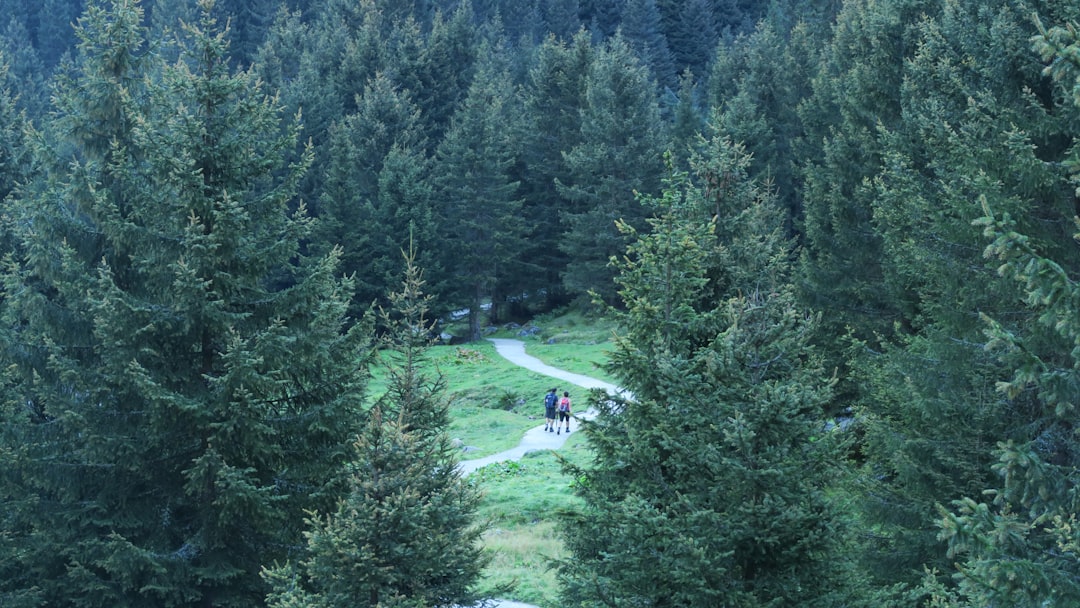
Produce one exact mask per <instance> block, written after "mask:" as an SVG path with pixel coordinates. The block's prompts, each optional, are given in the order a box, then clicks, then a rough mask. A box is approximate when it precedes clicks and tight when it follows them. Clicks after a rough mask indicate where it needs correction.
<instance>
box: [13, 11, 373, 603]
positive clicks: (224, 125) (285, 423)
mask: <svg viewBox="0 0 1080 608" xmlns="http://www.w3.org/2000/svg"><path fill="white" fill-rule="evenodd" d="M200 9H201V14H202V17H201V19H200V21H199V22H198V23H195V24H191V25H190V27H189V28H188V30H187V33H186V36H185V44H184V52H183V54H182V59H181V60H180V61H179V62H177V63H175V64H172V65H167V66H160V65H155V66H151V67H152V68H153V69H150V68H149V67H148V68H146V69H142V68H140V65H141V62H143V61H147V60H148V59H146V58H145V57H141V56H140V55H139V54H138V53H139V51H140V50H142V49H144V48H145V47H146V40H145V38H144V32H143V31H142V29H141V28H140V25H139V24H140V23H141V22H142V18H141V11H140V10H138V6H137V5H136V4H134V3H131V2H128V1H126V0H125V1H120V0H117V1H116V2H111V3H104V2H103V3H97V4H94V5H93V6H91V7H90V9H89V10H88V12H87V15H86V17H85V18H84V20H83V21H82V22H80V23H81V29H80V35H81V38H82V40H83V42H82V44H81V52H82V53H83V58H82V59H81V63H80V65H81V67H80V69H79V70H78V71H77V72H75V73H72V74H71V75H70V77H68V78H66V79H64V80H63V81H62V82H61V85H60V89H59V92H58V99H59V100H60V106H59V114H58V116H57V118H56V123H54V124H53V125H52V126H51V127H50V134H52V133H55V136H50V137H48V138H42V141H43V142H44V143H51V144H52V145H51V146H49V147H45V146H42V147H41V148H40V149H39V150H38V152H39V154H41V160H42V162H43V164H44V165H45V167H46V168H47V169H48V173H47V174H46V175H45V176H44V178H43V179H42V180H41V181H40V182H37V183H35V184H33V185H32V187H31V188H30V189H28V191H27V193H26V194H25V196H22V197H20V200H19V201H18V202H19V212H20V216H19V222H18V224H17V226H18V228H19V232H18V237H19V238H20V247H21V248H22V251H21V255H20V256H18V257H17V258H13V259H11V260H10V262H9V263H8V264H7V265H6V267H5V273H4V288H5V292H4V296H5V309H4V315H5V324H4V327H5V331H6V332H7V335H6V336H5V339H4V341H3V344H4V347H5V348H4V352H3V355H4V360H5V369H6V370H7V378H6V379H7V383H6V385H5V391H4V399H3V410H2V418H3V424H2V425H0V426H2V430H0V433H2V435H0V437H2V440H0V446H3V449H4V450H5V451H7V452H8V453H9V454H10V455H11V456H12V459H11V460H10V461H7V462H6V464H5V467H4V470H3V473H2V474H0V484H2V486H0V501H2V503H3V504H2V505H0V511H3V513H4V514H5V515H4V516H3V517H2V518H0V524H2V525H3V529H2V532H0V537H2V538H3V543H2V545H0V548H2V549H3V551H4V554H3V555H2V556H0V563H3V564H4V568H5V571H6V572H5V574H7V573H11V572H14V573H15V574H16V575H15V576H5V577H3V580H2V582H0V594H3V595H0V597H2V598H3V603H4V604H5V605H42V604H44V605H49V606H58V607H64V606H101V607H105V606H148V607H149V606H157V607H162V606H190V605H215V606H245V607H246V606H252V605H259V604H261V602H262V600H263V597H264V596H265V592H266V588H265V583H264V582H263V581H262V579H261V578H260V576H259V571H260V568H261V566H262V564H264V563H266V562H269V561H271V560H273V559H275V558H280V557H283V556H284V555H286V554H288V553H290V552H293V551H296V550H297V549H298V547H299V546H300V541H301V535H300V526H301V522H302V517H303V513H304V512H305V511H306V510H326V509H328V508H329V507H331V506H332V505H333V504H335V500H336V498H337V496H338V493H339V491H340V489H341V484H340V483H339V482H338V480H337V479H336V477H335V475H336V473H337V471H338V470H339V468H340V467H341V466H342V464H343V463H344V461H345V457H346V455H347V453H348V438H349V437H351V436H353V435H354V433H355V430H356V428H358V421H359V419H360V415H361V411H360V409H359V404H360V400H361V398H362V391H363V386H364V374H363V366H364V360H363V356H364V353H365V352H366V346H365V345H366V341H367V336H368V332H367V331H366V330H365V329H364V327H365V326H364V325H363V324H357V325H355V326H354V327H353V329H351V330H350V331H348V332H344V331H343V326H344V323H345V318H344V313H345V308H346V304H347V298H348V293H349V291H350V289H351V287H350V285H349V284H348V282H344V281H342V280H340V279H339V278H338V277H337V274H338V273H337V270H336V268H337V264H338V259H337V258H338V255H337V254H336V253H334V254H331V255H328V256H326V257H325V258H321V259H305V258H303V257H302V256H301V255H300V254H299V241H300V239H301V238H303V237H304V236H305V235H306V234H307V232H308V231H309V229H310V221H309V220H308V219H306V218H305V217H304V215H303V212H302V211H300V212H297V213H293V214H290V213H289V211H288V207H289V205H290V204H291V203H293V202H294V201H293V197H294V195H295V191H296V186H297V182H298V180H299V177H300V175H301V174H302V172H303V171H304V170H305V168H306V164H299V165H287V164H285V163H284V162H283V159H284V157H285V155H286V154H287V153H288V151H289V150H290V149H291V148H292V147H294V146H295V145H296V130H295V127H293V126H290V127H287V128H286V127H283V125H282V121H281V118H280V115H279V111H278V107H277V105H276V100H275V99H274V98H273V97H270V96H268V95H267V94H265V93H264V92H263V91H261V90H260V88H259V85H258V82H257V80H256V79H255V78H254V76H253V74H252V73H251V72H238V73H232V72H230V69H229V67H228V57H227V55H226V49H227V46H226V43H225V39H224V36H225V33H224V32H223V31H222V30H220V29H218V28H217V24H216V23H215V21H214V19H212V17H211V9H212V2H210V1H209V0H205V1H203V2H201V3H200ZM88 94H91V95H88ZM54 130H55V131H54ZM301 208H302V206H301Z"/></svg>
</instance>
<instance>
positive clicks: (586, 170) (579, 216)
mask: <svg viewBox="0 0 1080 608" xmlns="http://www.w3.org/2000/svg"><path fill="white" fill-rule="evenodd" d="M654 90H655V84H654V82H653V81H652V79H651V78H650V77H649V72H648V69H647V68H646V67H645V66H643V65H642V64H641V62H640V61H639V60H638V58H637V57H636V56H635V55H634V53H633V51H631V50H630V48H629V47H628V46H627V45H626V42H625V41H623V39H622V37H621V36H616V37H615V38H613V39H612V40H610V41H609V42H608V43H607V44H605V45H604V47H603V48H602V49H600V50H599V51H598V52H597V53H596V56H595V58H594V59H593V62H592V64H591V65H590V66H589V70H588V73H587V77H586V82H585V107H584V108H583V109H582V113H581V143H579V144H577V145H576V146H574V147H573V148H572V149H570V150H568V151H566V152H565V155H566V156H565V160H566V164H567V168H568V169H569V177H568V179H567V180H566V181H565V182H563V181H560V182H559V194H560V195H561V196H563V197H564V198H566V199H567V200H568V201H569V202H570V207H569V210H568V211H567V213H566V214H565V216H564V221H566V222H567V223H568V225H569V231H568V232H567V233H565V234H564V235H563V239H562V240H561V241H560V244H559V245H560V247H561V248H562V249H563V251H565V252H566V253H567V255H568V256H569V258H570V261H569V263H568V265H567V269H566V274H565V275H564V277H563V284H564V285H565V287H566V288H567V289H568V290H569V291H571V292H576V293H585V292H587V291H589V290H595V291H596V293H598V294H600V295H601V297H602V298H604V299H605V300H606V301H608V302H614V301H616V297H615V296H616V294H615V291H616V290H615V284H614V282H613V281H612V277H613V276H614V275H613V271H612V269H611V268H609V267H608V260H609V259H610V258H611V257H612V256H617V255H620V254H621V253H622V252H623V251H624V250H625V248H626V239H625V237H624V236H623V235H622V234H620V233H619V231H618V229H617V228H616V222H617V221H625V222H627V223H629V224H630V225H631V226H635V227H639V228H644V218H645V210H644V209H643V208H642V206H641V203H640V202H639V201H638V200H637V199H636V198H635V193H642V194H646V195H648V194H655V193H656V192H658V190H659V176H660V173H661V171H662V170H663V167H662V162H661V160H660V158H661V156H662V154H663V152H664V150H665V149H666V148H667V146H668V141H667V139H666V133H665V130H666V129H665V127H664V125H663V124H662V123H661V121H660V110H659V107H658V105H657V101H656V95H655V94H654V93H653V91H654Z"/></svg>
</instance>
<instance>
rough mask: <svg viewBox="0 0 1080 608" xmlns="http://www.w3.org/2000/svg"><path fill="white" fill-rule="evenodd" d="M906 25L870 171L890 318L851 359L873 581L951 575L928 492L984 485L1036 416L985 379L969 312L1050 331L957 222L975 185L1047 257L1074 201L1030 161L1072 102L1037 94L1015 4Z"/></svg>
mask: <svg viewBox="0 0 1080 608" xmlns="http://www.w3.org/2000/svg"><path fill="white" fill-rule="evenodd" d="M975 22H979V23H988V24H991V25H992V27H988V28H985V29H983V28H976V29H972V28H971V23H975ZM914 32H915V33H917V34H918V37H919V38H918V40H919V42H918V45H917V46H916V51H915V52H914V55H913V56H912V57H911V58H910V59H909V60H907V61H906V67H905V71H904V74H903V86H902V89H901V96H900V98H899V99H900V103H901V106H902V108H903V117H904V119H903V121H901V122H898V123H896V124H893V125H890V126H888V127H885V126H881V127H879V129H878V135H879V136H878V141H879V143H880V145H881V150H882V154H883V159H882V160H883V163H882V164H883V166H882V169H881V170H880V172H879V174H878V176H877V177H876V178H875V179H874V181H873V186H874V190H873V192H874V197H873V198H874V203H873V222H874V225H875V226H876V232H877V234H878V235H880V238H881V243H882V246H883V256H882V261H881V269H882V272H883V275H884V283H885V284H886V285H889V286H891V287H892V289H893V293H894V294H895V295H894V297H895V299H894V304H893V306H894V308H895V310H896V311H897V315H898V317H897V322H896V326H897V329H896V330H894V332H893V335H892V337H891V339H889V340H887V341H885V342H884V343H881V344H879V346H878V347H876V348H875V349H874V350H876V353H875V354H874V355H873V356H868V357H864V358H862V361H863V362H862V364H861V365H859V366H858V367H856V368H855V369H858V370H859V376H860V377H861V378H862V379H863V380H862V385H863V386H862V387H861V389H862V390H863V391H865V395H866V396H865V397H864V399H863V400H862V401H861V404H860V406H859V407H858V411H859V416H860V419H861V422H862V428H863V429H864V430H865V443H864V444H863V450H862V453H863V454H864V455H865V456H866V457H867V459H868V470H867V481H866V484H867V489H868V491H867V493H866V498H867V500H866V501H865V502H864V506H865V507H866V508H867V511H866V513H867V516H868V519H869V520H870V521H874V522H876V525H875V531H876V534H874V535H868V536H867V539H868V540H870V541H871V543H870V547H869V548H868V553H867V561H870V562H872V563H875V564H876V565H875V567H874V571H875V572H876V573H877V575H878V576H880V577H881V579H880V582H881V583H882V584H885V583H893V582H899V581H902V582H904V583H907V584H914V583H915V582H917V581H918V580H919V579H920V578H922V577H923V572H924V570H925V569H931V570H935V571H937V572H938V573H939V576H941V577H942V578H943V580H944V582H946V583H949V582H950V579H951V577H950V574H951V571H952V562H953V561H954V560H953V559H952V558H950V557H949V556H948V555H947V553H946V547H945V546H944V545H943V544H942V543H940V541H939V539H938V538H937V536H938V529H937V526H936V525H935V523H936V520H937V518H938V505H943V504H944V505H948V504H951V503H952V501H955V500H957V499H959V498H961V497H963V496H977V495H979V494H980V493H981V492H982V491H983V490H984V489H985V488H987V487H993V486H994V484H995V482H996V480H995V478H994V475H993V472H992V470H991V465H992V464H993V459H994V455H993V452H992V447H993V445H994V444H995V443H996V442H998V441H1006V442H1007V441H1023V439H1024V437H1026V435H1027V433H1028V431H1027V429H1030V428H1031V427H1032V425H1033V424H1038V423H1036V422H1034V421H1033V420H1032V417H1031V410H1029V408H1028V407H1027V406H1024V405H1020V404H1018V403H1015V402H1010V400H1008V399H1004V398H1002V396H1001V395H1000V394H998V393H995V391H994V386H995V384H996V383H997V382H998V381H1000V380H1001V378H1002V377H1004V376H1006V375H1007V374H1008V370H1007V367H1006V366H1007V363H1005V362H1003V361H1001V360H1000V359H999V358H998V357H997V355H996V353H994V352H992V351H988V350H987V349H986V348H985V345H986V342H987V339H986V337H985V330H986V327H985V325H984V324H983V322H982V321H980V315H987V316H990V317H992V318H996V319H1000V320H1001V323H1002V324H1003V325H1004V326H1005V327H1007V328H1008V331H1016V332H1020V333H1021V334H1023V335H1026V336H1029V337H1031V336H1035V335H1039V336H1040V337H1038V338H1035V340H1036V341H1037V342H1042V341H1049V342H1050V343H1053V342H1054V340H1053V339H1052V338H1051V337H1050V336H1047V335H1046V333H1047V332H1046V330H1045V329H1040V327H1039V325H1038V324H1037V323H1035V322H1034V321H1033V320H1032V318H1031V316H1030V315H1029V314H1026V313H1023V312H1022V311H1021V310H1018V308H1020V307H1019V306H1018V304H1017V303H1018V302H1019V301H1021V300H1022V299H1023V297H1024V296H1023V293H1022V290H1021V289H1020V287H1019V285H1018V284H1016V283H1015V282H1013V281H1010V280H1006V279H1003V278H1002V277H1000V276H998V274H997V266H998V264H997V263H995V262H994V261H992V260H988V259H986V258H985V257H984V255H983V249H984V243H985V239H984V237H983V236H982V234H981V231H980V229H979V228H977V227H975V226H973V225H972V222H973V221H975V220H976V219H977V218H979V217H980V216H982V215H983V213H984V211H983V210H982V209H981V207H980V204H979V202H978V201H979V199H980V198H983V199H985V200H986V201H987V203H988V205H989V206H990V207H991V208H993V209H994V210H995V212H996V213H1000V214H1005V213H1008V214H1010V215H1011V216H1013V217H1016V218H1018V219H1017V221H1018V227H1017V228H1016V230H1018V231H1020V232H1023V233H1025V234H1028V235H1030V236H1031V238H1033V239H1035V240H1038V241H1039V242H1041V243H1046V244H1047V246H1048V247H1049V248H1048V249H1047V251H1046V253H1047V254H1048V255H1055V254H1056V252H1065V251H1068V246H1069V245H1068V242H1069V237H1070V235H1069V234H1068V231H1067V229H1066V228H1065V226H1064V223H1063V222H1062V221H1060V220H1058V219H1055V218H1059V217H1061V214H1063V213H1065V214H1068V213H1071V207H1072V205H1073V202H1072V201H1073V195H1072V193H1071V192H1069V191H1068V189H1067V188H1063V187H1062V185H1061V179H1060V169H1057V168H1055V166H1056V163H1047V162H1044V160H1040V159H1047V158H1060V157H1061V156H1062V155H1063V154H1064V151H1065V145H1064V143H1063V136H1066V137H1067V136H1068V134H1070V133H1075V132H1076V127H1075V126H1070V125H1075V119H1074V118H1072V117H1071V116H1070V115H1071V114H1072V113H1073V112H1071V111H1069V110H1063V109H1062V108H1060V107H1056V105H1055V104H1045V103H1043V102H1041V101H1039V99H1040V97H1044V95H1045V93H1043V92H1040V89H1043V88H1045V86H1046V85H1045V83H1044V82H1042V80H1043V78H1042V76H1041V75H1040V73H1039V72H1040V68H1041V66H1039V65H1038V63H1037V61H1036V60H1035V57H1034V56H1033V55H1032V53H1031V52H1030V49H1029V48H1028V42H1027V41H1028V39H1029V38H1030V37H1031V36H1032V35H1033V34H1034V33H1035V30H1034V28H1033V26H1032V24H1031V23H1030V17H1029V15H1027V14H1025V12H1024V11H1022V10H1019V9H1018V8H1016V7H1015V6H1014V5H1012V3H1009V2H975V1H971V2H954V3H949V4H948V5H947V6H945V7H943V9H942V11H941V12H940V14H938V15H936V16H934V17H928V16H922V17H921V18H920V19H919V20H918V26H917V28H916V29H915V30H914ZM975 91H977V94H973V92H975ZM1051 134H1052V135H1051ZM1036 151H1037V152H1036ZM1066 217H1067V215H1066ZM863 352H864V353H866V352H870V351H869V349H866V350H864V351H863Z"/></svg>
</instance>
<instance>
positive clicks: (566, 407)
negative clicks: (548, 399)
mask: <svg viewBox="0 0 1080 608" xmlns="http://www.w3.org/2000/svg"><path fill="white" fill-rule="evenodd" d="M559 411H560V412H569V411H570V400H569V399H567V398H566V397H563V398H562V401H560V402H559Z"/></svg>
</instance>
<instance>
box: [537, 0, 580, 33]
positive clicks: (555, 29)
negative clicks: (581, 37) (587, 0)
mask: <svg viewBox="0 0 1080 608" xmlns="http://www.w3.org/2000/svg"><path fill="white" fill-rule="evenodd" d="M579 13H580V7H579V4H578V0H540V16H541V17H543V19H544V25H545V26H546V27H547V31H548V32H550V33H552V34H554V35H555V37H556V38H559V39H560V40H570V39H571V38H573V37H574V34H576V33H577V31H578V30H579V29H581V27H582V23H581V19H580V17H579V16H578V15H579Z"/></svg>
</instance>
